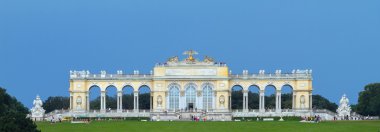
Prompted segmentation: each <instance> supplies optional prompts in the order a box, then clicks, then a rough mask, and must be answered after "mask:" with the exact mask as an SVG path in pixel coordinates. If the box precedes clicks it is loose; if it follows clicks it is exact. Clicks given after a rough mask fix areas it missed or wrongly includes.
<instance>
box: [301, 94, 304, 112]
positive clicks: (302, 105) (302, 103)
mask: <svg viewBox="0 0 380 132" xmlns="http://www.w3.org/2000/svg"><path fill="white" fill-rule="evenodd" d="M300 103H301V108H302V109H303V108H305V95H301V98H300Z"/></svg>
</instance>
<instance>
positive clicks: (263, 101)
mask: <svg viewBox="0 0 380 132" xmlns="http://www.w3.org/2000/svg"><path fill="white" fill-rule="evenodd" d="M259 94H260V98H259V112H265V108H264V106H265V98H264V97H265V96H264V90H260V92H259Z"/></svg>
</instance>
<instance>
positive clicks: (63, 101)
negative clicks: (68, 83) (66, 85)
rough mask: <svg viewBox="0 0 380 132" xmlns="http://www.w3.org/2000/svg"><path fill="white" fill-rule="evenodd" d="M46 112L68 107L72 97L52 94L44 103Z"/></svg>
mask: <svg viewBox="0 0 380 132" xmlns="http://www.w3.org/2000/svg"><path fill="white" fill-rule="evenodd" d="M43 107H44V109H45V110H46V111H45V112H46V113H49V112H51V111H54V110H61V109H68V108H69V107H70V98H69V97H63V96H50V97H48V99H46V100H45V101H44V103H43Z"/></svg>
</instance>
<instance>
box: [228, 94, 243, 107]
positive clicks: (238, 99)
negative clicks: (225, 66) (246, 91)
mask: <svg viewBox="0 0 380 132" xmlns="http://www.w3.org/2000/svg"><path fill="white" fill-rule="evenodd" d="M231 101H232V102H231V108H232V109H243V92H242V91H241V90H239V91H232V92H231Z"/></svg>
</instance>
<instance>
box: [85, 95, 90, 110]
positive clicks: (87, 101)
mask: <svg viewBox="0 0 380 132" xmlns="http://www.w3.org/2000/svg"><path fill="white" fill-rule="evenodd" d="M86 110H87V112H90V93H89V92H87V95H86Z"/></svg>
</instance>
